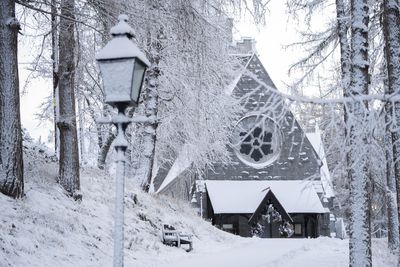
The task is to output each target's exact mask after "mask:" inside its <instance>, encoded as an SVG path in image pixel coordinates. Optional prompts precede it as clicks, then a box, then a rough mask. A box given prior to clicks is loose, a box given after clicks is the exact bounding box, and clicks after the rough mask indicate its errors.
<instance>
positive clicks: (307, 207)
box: [205, 180, 325, 214]
mask: <svg viewBox="0 0 400 267" xmlns="http://www.w3.org/2000/svg"><path fill="white" fill-rule="evenodd" d="M205 184H206V188H207V192H208V195H209V198H210V201H211V204H212V207H213V209H214V213H215V214H228V213H229V214H240V213H242V214H243V213H245V214H253V213H254V212H255V211H256V209H257V207H258V206H259V205H260V203H261V201H262V200H263V199H264V198H265V196H266V194H267V193H268V191H269V190H268V189H270V190H271V191H272V192H273V193H274V195H275V196H276V198H277V199H278V200H279V202H280V203H281V204H282V206H283V208H284V209H285V210H286V211H287V212H288V213H325V210H324V208H323V207H322V204H321V201H320V200H319V198H318V195H317V193H316V192H315V189H314V187H313V184H312V182H310V181H303V180H296V181H254V180H251V181H249V180H246V181H243V180H241V181H237V180H236V181H233V180H218V181H217V180H207V181H205Z"/></svg>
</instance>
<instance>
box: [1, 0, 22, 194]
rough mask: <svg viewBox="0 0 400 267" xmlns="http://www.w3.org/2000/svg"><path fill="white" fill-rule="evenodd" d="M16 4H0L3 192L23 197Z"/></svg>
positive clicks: (6, 2) (6, 0)
mask: <svg viewBox="0 0 400 267" xmlns="http://www.w3.org/2000/svg"><path fill="white" fill-rule="evenodd" d="M19 29H20V26H19V22H18V21H17V19H16V18H15V2H14V1H13V0H2V1H0V192H2V193H4V194H6V195H8V196H11V197H14V198H19V197H21V196H22V195H23V193H24V178H23V155H22V134H21V118H20V108H19V105H20V104H19V81H18V60H17V56H18V51H17V50H18V49H17V48H18V42H17V37H18V31H19Z"/></svg>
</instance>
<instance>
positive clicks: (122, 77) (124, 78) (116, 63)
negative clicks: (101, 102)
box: [99, 59, 135, 104]
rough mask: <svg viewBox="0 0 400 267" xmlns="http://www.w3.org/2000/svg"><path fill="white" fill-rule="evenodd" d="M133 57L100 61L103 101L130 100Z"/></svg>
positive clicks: (110, 102)
mask: <svg viewBox="0 0 400 267" xmlns="http://www.w3.org/2000/svg"><path fill="white" fill-rule="evenodd" d="M134 62H135V60H134V59H118V60H115V59H114V60H109V61H108V60H107V61H100V62H99V67H100V71H101V74H102V76H103V83H104V93H105V102H106V103H109V104H112V103H116V102H131V101H132V99H131V85H132V74H133V66H134Z"/></svg>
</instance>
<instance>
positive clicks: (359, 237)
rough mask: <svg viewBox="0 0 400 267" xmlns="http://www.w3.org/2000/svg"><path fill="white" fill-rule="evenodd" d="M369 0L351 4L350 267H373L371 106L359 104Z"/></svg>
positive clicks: (364, 83) (365, 68)
mask: <svg viewBox="0 0 400 267" xmlns="http://www.w3.org/2000/svg"><path fill="white" fill-rule="evenodd" d="M368 24H369V8H368V0H351V78H350V87H349V89H350V90H349V94H350V96H352V97H355V99H354V102H352V103H350V104H349V105H348V118H347V131H348V137H349V138H348V140H347V142H348V144H347V145H348V147H349V148H350V151H349V154H348V159H349V164H350V165H349V171H348V175H349V180H350V210H351V212H350V242H349V250H350V261H349V262H350V266H353V267H361V266H363V267H365V266H371V265H372V260H371V232H370V228H371V226H370V200H369V192H368V189H369V173H368V144H369V142H370V140H369V138H370V134H369V133H368V129H369V127H368V125H367V123H368V106H367V103H366V102H363V101H361V100H357V99H356V98H357V97H358V96H363V95H367V94H368V70H369V60H368Z"/></svg>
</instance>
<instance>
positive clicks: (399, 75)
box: [382, 0, 400, 249]
mask: <svg viewBox="0 0 400 267" xmlns="http://www.w3.org/2000/svg"><path fill="white" fill-rule="evenodd" d="M398 8H399V6H398V1H396V0H384V1H383V16H382V28H383V36H384V40H385V57H386V68H387V73H388V77H387V78H388V82H387V87H385V88H387V91H386V92H385V93H386V94H388V95H392V94H396V95H397V94H399V92H400V30H399V25H400V14H399V9H398ZM385 107H386V109H387V112H388V113H389V116H391V125H390V129H392V130H391V139H392V140H391V141H392V148H393V153H392V155H393V162H394V181H392V179H390V181H389V180H388V188H387V190H388V191H389V192H388V194H389V195H390V199H391V200H392V201H393V200H394V201H395V200H396V197H397V209H398V210H397V226H396V227H397V229H396V230H395V229H392V231H391V232H389V236H388V238H389V246H390V247H391V248H392V249H398V248H399V245H400V244H399V242H400V240H399V231H400V229H399V220H400V203H399V201H400V162H399V160H400V131H399V130H398V129H399V128H398V127H399V126H400V122H399V120H400V102H387V103H386V106H385ZM396 192H397V196H396ZM394 206H395V203H392V204H391V205H388V216H390V215H395V214H396V211H395V210H392V209H393V208H394ZM389 213H390V214H389ZM388 219H389V224H390V223H391V224H392V226H393V227H395V226H394V225H393V224H394V223H395V222H394V221H396V220H395V219H394V218H393V217H392V218H388Z"/></svg>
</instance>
